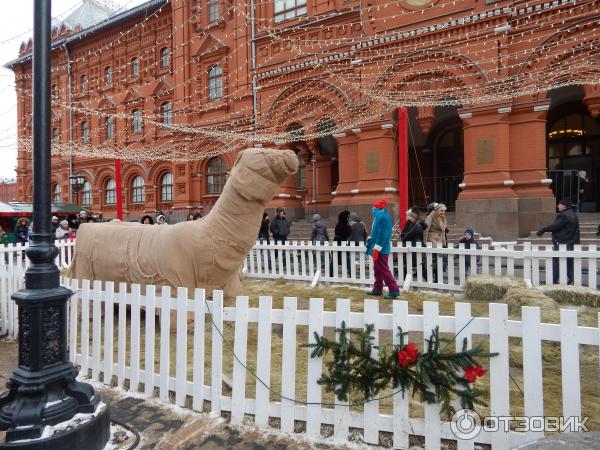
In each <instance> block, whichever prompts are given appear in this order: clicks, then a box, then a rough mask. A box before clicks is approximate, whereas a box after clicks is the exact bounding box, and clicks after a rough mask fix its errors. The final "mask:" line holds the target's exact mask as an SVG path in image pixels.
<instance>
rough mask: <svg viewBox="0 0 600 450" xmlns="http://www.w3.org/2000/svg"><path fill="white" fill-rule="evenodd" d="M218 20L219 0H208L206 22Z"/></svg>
mask: <svg viewBox="0 0 600 450" xmlns="http://www.w3.org/2000/svg"><path fill="white" fill-rule="evenodd" d="M217 20H219V0H208V23H212V22H216V21H217Z"/></svg>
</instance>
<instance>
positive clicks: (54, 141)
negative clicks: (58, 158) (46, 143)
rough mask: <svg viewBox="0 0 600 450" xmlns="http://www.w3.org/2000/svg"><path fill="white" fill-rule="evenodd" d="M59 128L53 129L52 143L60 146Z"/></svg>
mask: <svg viewBox="0 0 600 450" xmlns="http://www.w3.org/2000/svg"><path fill="white" fill-rule="evenodd" d="M58 139H59V138H58V128H52V143H53V144H58Z"/></svg>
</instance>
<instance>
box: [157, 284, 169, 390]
mask: <svg viewBox="0 0 600 450" xmlns="http://www.w3.org/2000/svg"><path fill="white" fill-rule="evenodd" d="M159 303H160V363H159V366H160V369H159V373H160V385H159V392H158V397H159V398H160V399H161V400H162V401H163V402H168V401H169V377H170V370H171V361H170V357H171V349H170V345H171V343H170V339H169V337H170V332H171V330H170V327H171V288H170V287H169V286H163V287H162V290H161V296H160V300H159Z"/></svg>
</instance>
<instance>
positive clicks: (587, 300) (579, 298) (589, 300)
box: [539, 284, 600, 308]
mask: <svg viewBox="0 0 600 450" xmlns="http://www.w3.org/2000/svg"><path fill="white" fill-rule="evenodd" d="M539 289H540V291H541V292H543V293H544V294H545V295H547V296H548V297H551V298H553V299H554V300H555V301H556V302H557V303H559V304H561V305H579V306H592V307H594V308H599V307H600V292H598V291H597V290H595V289H590V288H586V287H582V286H566V285H562V284H554V285H548V286H540V288H539Z"/></svg>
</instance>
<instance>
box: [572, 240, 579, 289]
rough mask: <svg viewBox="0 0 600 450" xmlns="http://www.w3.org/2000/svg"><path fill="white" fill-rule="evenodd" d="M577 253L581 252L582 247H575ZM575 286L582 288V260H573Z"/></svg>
mask: <svg viewBox="0 0 600 450" xmlns="http://www.w3.org/2000/svg"><path fill="white" fill-rule="evenodd" d="M573 249H574V250H575V251H578V252H580V251H581V245H575V246H574V247H573ZM573 274H574V279H573V282H574V283H573V284H574V285H575V286H581V258H573Z"/></svg>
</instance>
